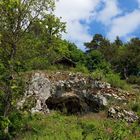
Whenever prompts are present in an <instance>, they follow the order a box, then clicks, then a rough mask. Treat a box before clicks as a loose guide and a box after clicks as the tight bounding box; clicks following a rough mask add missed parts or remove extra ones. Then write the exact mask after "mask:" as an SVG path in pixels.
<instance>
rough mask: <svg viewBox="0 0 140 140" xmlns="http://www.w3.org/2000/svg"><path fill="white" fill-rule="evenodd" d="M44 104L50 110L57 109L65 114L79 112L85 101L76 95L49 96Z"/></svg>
mask: <svg viewBox="0 0 140 140" xmlns="http://www.w3.org/2000/svg"><path fill="white" fill-rule="evenodd" d="M46 105H47V106H48V108H49V109H50V110H58V111H61V112H62V113H66V114H81V113H82V112H84V110H85V109H84V106H85V103H84V102H82V101H81V100H80V99H79V98H78V97H77V96H63V97H49V98H48V99H47V100H46Z"/></svg>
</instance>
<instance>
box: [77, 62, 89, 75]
mask: <svg viewBox="0 0 140 140" xmlns="http://www.w3.org/2000/svg"><path fill="white" fill-rule="evenodd" d="M74 71H75V72H82V73H85V74H88V73H89V71H88V69H87V68H86V67H85V65H82V64H78V65H77V66H76V68H74Z"/></svg>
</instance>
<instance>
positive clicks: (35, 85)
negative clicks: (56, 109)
mask: <svg viewBox="0 0 140 140" xmlns="http://www.w3.org/2000/svg"><path fill="white" fill-rule="evenodd" d="M50 89H51V83H50V81H49V79H48V78H46V77H45V75H44V74H43V73H35V74H34V75H32V78H31V81H30V83H29V85H28V87H27V90H26V92H25V95H24V97H23V99H22V100H21V101H20V102H18V105H17V106H18V108H24V104H25V102H26V100H28V99H29V98H30V97H33V98H34V99H35V100H36V104H35V106H33V107H32V108H31V112H32V113H35V112H40V111H42V112H48V111H49V110H48V108H47V105H46V103H45V101H46V100H47V99H48V98H49V97H50V96H51V93H50ZM29 102H32V101H29Z"/></svg>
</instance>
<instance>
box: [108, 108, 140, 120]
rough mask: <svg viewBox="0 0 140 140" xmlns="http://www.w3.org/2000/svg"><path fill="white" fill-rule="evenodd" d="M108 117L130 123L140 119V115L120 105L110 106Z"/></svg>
mask: <svg viewBox="0 0 140 140" xmlns="http://www.w3.org/2000/svg"><path fill="white" fill-rule="evenodd" d="M108 117H111V118H114V119H121V120H125V121H127V122H129V123H133V122H135V121H138V120H139V117H138V116H137V115H136V114H135V113H134V112H133V111H127V110H125V109H122V108H120V107H118V106H116V107H110V108H109V110H108Z"/></svg>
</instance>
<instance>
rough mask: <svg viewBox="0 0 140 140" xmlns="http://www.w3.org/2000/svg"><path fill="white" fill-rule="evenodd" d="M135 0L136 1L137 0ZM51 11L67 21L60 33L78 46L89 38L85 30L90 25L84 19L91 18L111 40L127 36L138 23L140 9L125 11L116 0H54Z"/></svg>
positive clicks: (136, 27)
mask: <svg viewBox="0 0 140 140" xmlns="http://www.w3.org/2000/svg"><path fill="white" fill-rule="evenodd" d="M137 2H138V3H139V5H140V0H137ZM55 14H56V15H57V16H58V17H62V20H63V21H65V22H67V34H64V36H63V37H64V38H65V39H68V40H70V41H72V42H75V43H76V44H77V46H79V47H83V43H84V42H88V41H90V40H91V39H92V35H90V34H89V30H91V28H92V26H90V25H89V24H88V23H92V22H94V21H98V22H101V23H102V24H103V25H104V26H105V28H106V30H108V33H107V37H108V38H109V39H111V40H114V38H115V37H116V36H120V37H125V38H129V37H130V36H131V35H132V33H133V32H134V31H135V30H136V29H138V28H139V27H140V9H139V8H137V9H134V11H132V12H131V13H125V11H123V9H120V7H119V3H118V0H58V1H57V2H56V10H55ZM122 14H123V15H122ZM81 21H84V23H85V24H82V23H81ZM82 49H83V48H82Z"/></svg>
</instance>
